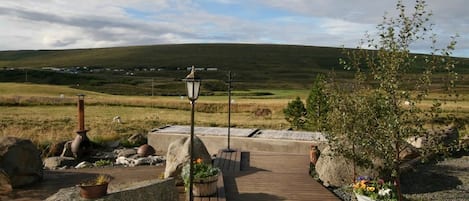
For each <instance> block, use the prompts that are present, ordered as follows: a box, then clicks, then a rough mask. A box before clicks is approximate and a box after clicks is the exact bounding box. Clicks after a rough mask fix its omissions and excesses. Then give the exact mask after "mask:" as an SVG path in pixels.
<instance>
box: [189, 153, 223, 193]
mask: <svg viewBox="0 0 469 201" xmlns="http://www.w3.org/2000/svg"><path fill="white" fill-rule="evenodd" d="M193 165H194V166H193V168H194V170H193V172H194V180H200V179H203V178H209V177H212V176H215V175H218V173H219V172H220V169H219V168H217V167H213V166H212V165H211V164H206V163H204V162H203V160H202V159H201V158H198V159H197V160H195V161H193ZM189 174H190V164H189V163H188V164H186V165H185V166H184V167H183V168H182V172H181V177H182V179H183V180H184V186H185V187H186V190H187V189H188V187H189Z"/></svg>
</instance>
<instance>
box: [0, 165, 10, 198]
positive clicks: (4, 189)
mask: <svg viewBox="0 0 469 201" xmlns="http://www.w3.org/2000/svg"><path fill="white" fill-rule="evenodd" d="M11 191H13V187H12V186H11V182H10V178H8V174H7V173H6V172H5V171H3V170H2V169H0V195H5V194H8V193H10V192H11Z"/></svg>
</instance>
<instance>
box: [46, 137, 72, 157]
mask: <svg viewBox="0 0 469 201" xmlns="http://www.w3.org/2000/svg"><path fill="white" fill-rule="evenodd" d="M66 143H67V141H62V142H57V143H53V144H51V146H50V149H49V152H48V153H47V155H46V156H47V157H51V156H60V155H61V154H62V152H63V150H64V147H65V144H66Z"/></svg>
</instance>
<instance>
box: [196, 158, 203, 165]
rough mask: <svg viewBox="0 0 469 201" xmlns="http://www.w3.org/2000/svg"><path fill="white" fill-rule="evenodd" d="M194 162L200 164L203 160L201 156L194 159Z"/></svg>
mask: <svg viewBox="0 0 469 201" xmlns="http://www.w3.org/2000/svg"><path fill="white" fill-rule="evenodd" d="M195 162H196V163H198V164H201V163H202V162H203V160H202V159H201V158H198V159H197V160H195Z"/></svg>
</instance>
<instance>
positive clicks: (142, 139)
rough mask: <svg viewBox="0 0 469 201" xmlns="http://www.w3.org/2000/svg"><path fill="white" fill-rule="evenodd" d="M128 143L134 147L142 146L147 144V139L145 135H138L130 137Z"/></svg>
mask: <svg viewBox="0 0 469 201" xmlns="http://www.w3.org/2000/svg"><path fill="white" fill-rule="evenodd" d="M127 141H129V143H130V144H133V145H142V144H146V143H147V137H146V136H145V135H144V134H141V133H136V134H133V135H132V136H130V137H129V138H128V139H127Z"/></svg>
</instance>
